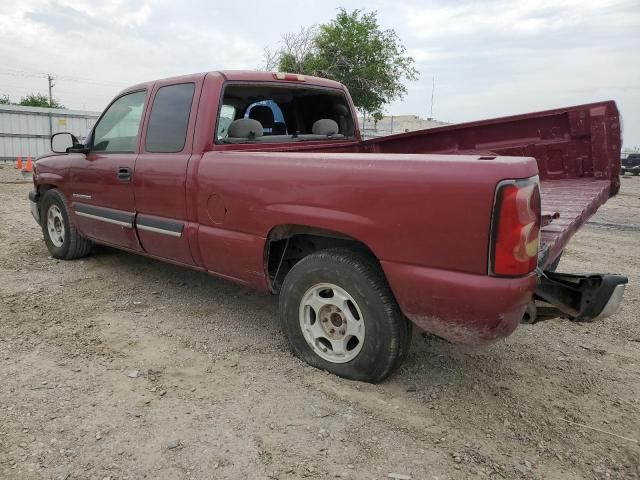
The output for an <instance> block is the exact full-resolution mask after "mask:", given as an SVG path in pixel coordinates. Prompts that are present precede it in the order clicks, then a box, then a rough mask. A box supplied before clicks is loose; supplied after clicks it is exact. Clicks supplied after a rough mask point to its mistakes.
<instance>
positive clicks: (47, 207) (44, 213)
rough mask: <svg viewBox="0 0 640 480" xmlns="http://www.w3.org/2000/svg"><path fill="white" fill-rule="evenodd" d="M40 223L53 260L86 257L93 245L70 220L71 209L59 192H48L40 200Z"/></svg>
mask: <svg viewBox="0 0 640 480" xmlns="http://www.w3.org/2000/svg"><path fill="white" fill-rule="evenodd" d="M40 221H41V223H42V233H43V234H44V241H45V243H46V244H47V249H48V250H49V253H51V256H52V257H53V258H61V259H63V260H72V259H74V258H80V257H86V256H87V255H88V254H89V252H90V251H91V248H92V246H93V243H92V242H91V241H90V240H88V239H86V238H84V237H82V236H81V235H80V234H79V233H78V231H77V229H76V226H75V225H74V224H73V222H72V221H71V219H70V215H69V207H68V205H67V201H66V200H65V198H64V195H62V193H60V192H59V191H58V190H55V189H53V190H48V191H47V192H46V193H45V194H44V196H43V197H42V200H40Z"/></svg>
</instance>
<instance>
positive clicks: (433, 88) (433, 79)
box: [429, 75, 436, 120]
mask: <svg viewBox="0 0 640 480" xmlns="http://www.w3.org/2000/svg"><path fill="white" fill-rule="evenodd" d="M435 90H436V77H435V75H434V76H433V77H432V83H431V109H430V111H429V119H431V120H433V94H434V92H435Z"/></svg>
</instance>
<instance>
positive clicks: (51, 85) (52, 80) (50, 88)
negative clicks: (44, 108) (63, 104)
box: [47, 73, 56, 108]
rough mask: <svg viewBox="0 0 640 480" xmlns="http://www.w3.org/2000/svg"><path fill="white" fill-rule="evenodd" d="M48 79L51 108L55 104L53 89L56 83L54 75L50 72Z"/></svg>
mask: <svg viewBox="0 0 640 480" xmlns="http://www.w3.org/2000/svg"><path fill="white" fill-rule="evenodd" d="M47 81H48V82H49V108H51V107H52V106H53V94H52V93H51V90H53V87H55V86H56V83H55V82H54V78H53V75H51V74H50V73H47Z"/></svg>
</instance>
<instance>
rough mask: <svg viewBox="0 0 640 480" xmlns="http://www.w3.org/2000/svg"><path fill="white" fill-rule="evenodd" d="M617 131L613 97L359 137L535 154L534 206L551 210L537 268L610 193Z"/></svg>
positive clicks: (374, 149)
mask: <svg viewBox="0 0 640 480" xmlns="http://www.w3.org/2000/svg"><path fill="white" fill-rule="evenodd" d="M620 130H621V129H620V119H619V113H618V109H617V107H616V104H615V102H613V101H606V102H599V103H592V104H588V105H579V106H574V107H566V108H558V109H554V110H547V111H543V112H535V113H528V114H523V115H515V116H510V117H503V118H496V119H491V120H482V121H478V122H469V123H463V124H457V125H447V126H444V127H437V128H432V129H428V130H420V131H415V132H408V133H403V134H400V135H392V136H388V137H379V138H374V139H370V140H366V141H364V142H362V148H363V150H364V151H367V152H371V153H451V154H453V153H455V154H480V155H491V154H496V155H507V156H509V155H510V156H525V157H533V158H535V159H536V162H537V164H538V170H539V172H540V182H541V196H542V213H543V215H546V216H547V218H548V219H551V217H553V216H557V217H558V218H555V219H552V221H551V222H550V223H549V224H548V225H546V226H544V227H543V229H542V237H541V248H540V260H539V265H540V267H542V268H544V267H545V266H546V265H548V264H550V263H551V262H553V261H554V260H555V259H556V258H557V257H558V255H560V253H561V252H562V249H563V248H564V247H565V245H566V244H567V243H568V241H569V239H570V238H571V237H572V236H573V234H574V233H575V232H576V231H577V230H578V229H579V228H580V226H581V225H582V224H584V223H585V222H586V221H587V220H588V218H589V217H590V216H591V215H593V214H594V213H595V212H596V210H597V209H598V208H599V207H600V206H601V205H602V204H604V203H605V202H606V201H607V199H609V197H611V196H613V195H615V194H616V193H618V190H619V188H620V178H619V173H620V148H621V143H622V142H621V131H620ZM508 177H509V172H505V178H508ZM556 214H557V215H556ZM543 223H544V222H543Z"/></svg>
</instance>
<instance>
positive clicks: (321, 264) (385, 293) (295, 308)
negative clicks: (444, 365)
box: [280, 248, 412, 383]
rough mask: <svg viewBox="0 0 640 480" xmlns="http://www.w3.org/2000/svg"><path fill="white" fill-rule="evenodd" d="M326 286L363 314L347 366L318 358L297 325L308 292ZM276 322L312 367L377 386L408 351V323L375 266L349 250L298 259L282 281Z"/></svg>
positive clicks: (298, 352) (294, 347)
mask: <svg viewBox="0 0 640 480" xmlns="http://www.w3.org/2000/svg"><path fill="white" fill-rule="evenodd" d="M323 283H329V284H333V285H335V286H337V287H339V288H341V289H343V290H344V291H345V292H347V293H348V294H349V295H350V296H351V297H352V298H353V300H354V301H355V302H356V304H357V307H358V308H359V309H360V311H361V312H362V319H361V320H362V321H363V322H364V328H365V335H364V341H363V342H362V346H361V347H360V348H361V349H360V351H359V353H357V356H355V358H353V359H351V360H349V361H348V362H346V363H334V362H332V361H329V360H327V359H324V358H322V357H321V356H320V355H319V354H318V353H316V352H315V351H314V350H313V348H312V347H311V346H310V344H309V343H307V340H306V339H305V337H304V334H303V332H302V327H301V325H300V305H301V302H302V300H303V297H304V295H305V293H306V292H308V291H309V290H310V289H312V288H313V287H314V286H316V285H319V284H323ZM280 321H281V325H282V329H283V330H284V332H285V334H286V336H287V338H288V340H289V343H290V345H291V348H292V350H293V352H294V353H295V354H296V355H298V356H299V357H300V358H301V359H303V360H304V361H306V362H307V363H309V364H310V365H312V366H314V367H316V368H320V369H323V370H327V371H329V372H331V373H334V374H336V375H338V376H340V377H344V378H348V379H351V380H359V381H364V382H371V383H378V382H381V381H382V380H384V379H385V378H386V377H387V376H389V374H391V373H392V372H393V371H394V370H395V369H397V368H398V367H399V366H400V365H401V364H402V362H403V361H404V360H405V358H406V357H407V354H408V353H409V347H410V346H411V334H412V324H411V322H410V321H409V320H407V318H406V317H405V316H404V315H403V314H402V312H401V311H400V308H399V306H398V304H397V302H396V300H395V298H394V296H393V294H392V292H391V289H390V288H389V285H388V284H387V281H386V279H385V277H384V273H383V272H382V268H381V267H380V265H379V264H378V262H377V261H376V260H375V259H374V258H371V256H370V255H367V254H365V253H360V252H356V251H352V250H348V249H338V248H336V249H329V250H323V251H320V252H317V253H314V254H312V255H309V256H307V257H305V258H303V259H302V260H300V261H299V262H298V263H297V264H296V265H295V266H294V267H293V268H292V269H291V271H289V273H288V274H287V276H286V277H285V279H284V282H283V285H282V290H281V292H280Z"/></svg>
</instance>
